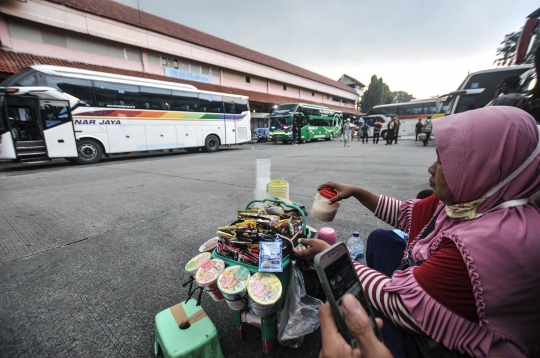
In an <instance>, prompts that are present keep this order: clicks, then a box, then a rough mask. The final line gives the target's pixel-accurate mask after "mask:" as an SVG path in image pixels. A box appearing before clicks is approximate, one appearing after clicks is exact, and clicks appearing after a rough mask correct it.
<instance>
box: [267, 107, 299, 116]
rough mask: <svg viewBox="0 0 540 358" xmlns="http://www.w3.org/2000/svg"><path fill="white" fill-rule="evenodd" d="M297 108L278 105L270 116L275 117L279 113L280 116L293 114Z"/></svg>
mask: <svg viewBox="0 0 540 358" xmlns="http://www.w3.org/2000/svg"><path fill="white" fill-rule="evenodd" d="M297 106H298V104H280V105H279V106H277V107H276V109H274V111H272V114H271V115H276V114H280V113H281V114H285V113H287V114H288V113H294V111H295V109H296V107H297Z"/></svg>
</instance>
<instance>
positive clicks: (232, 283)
mask: <svg viewBox="0 0 540 358" xmlns="http://www.w3.org/2000/svg"><path fill="white" fill-rule="evenodd" d="M250 277H251V274H250V273H249V271H248V269H247V268H245V267H242V266H229V267H227V268H226V269H225V271H223V272H222V273H221V275H219V277H218V281H217V285H218V288H219V289H220V290H221V292H223V293H226V294H235V293H240V292H244V291H246V288H247V284H248V281H249V278H250Z"/></svg>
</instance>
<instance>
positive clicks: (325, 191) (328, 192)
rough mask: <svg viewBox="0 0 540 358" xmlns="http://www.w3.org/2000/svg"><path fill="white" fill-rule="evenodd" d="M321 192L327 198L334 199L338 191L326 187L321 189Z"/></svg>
mask: <svg viewBox="0 0 540 358" xmlns="http://www.w3.org/2000/svg"><path fill="white" fill-rule="evenodd" d="M319 194H321V195H322V196H324V197H325V198H326V199H332V198H333V197H334V196H336V195H337V191H335V190H334V189H332V188H328V187H324V188H321V190H319Z"/></svg>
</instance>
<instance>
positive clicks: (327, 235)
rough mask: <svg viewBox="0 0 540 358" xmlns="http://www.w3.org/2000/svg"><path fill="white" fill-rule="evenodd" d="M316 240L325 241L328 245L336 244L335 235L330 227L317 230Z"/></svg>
mask: <svg viewBox="0 0 540 358" xmlns="http://www.w3.org/2000/svg"><path fill="white" fill-rule="evenodd" d="M317 238H318V239H321V240H324V241H326V242H327V243H328V244H330V245H334V244H335V243H336V242H337V235H336V232H335V231H334V229H332V228H331V227H323V228H321V229H320V230H319V232H318V234H317Z"/></svg>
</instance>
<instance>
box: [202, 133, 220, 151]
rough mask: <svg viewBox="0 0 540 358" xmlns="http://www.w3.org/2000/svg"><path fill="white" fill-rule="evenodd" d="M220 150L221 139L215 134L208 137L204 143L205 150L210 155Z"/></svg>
mask: <svg viewBox="0 0 540 358" xmlns="http://www.w3.org/2000/svg"><path fill="white" fill-rule="evenodd" d="M218 149H219V138H218V137H216V136H215V135H213V134H210V135H209V136H208V137H206V140H205V141H204V150H206V151H207V152H208V153H213V152H217V151H218Z"/></svg>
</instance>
